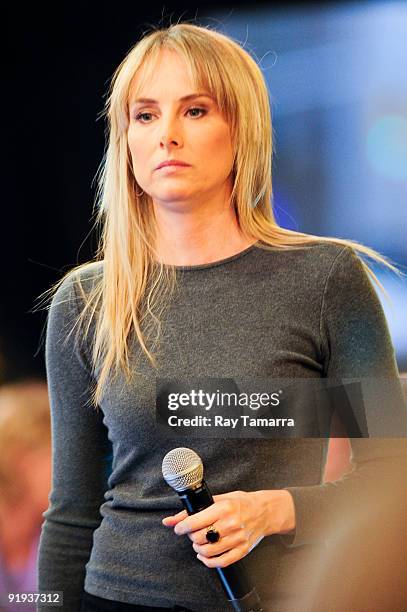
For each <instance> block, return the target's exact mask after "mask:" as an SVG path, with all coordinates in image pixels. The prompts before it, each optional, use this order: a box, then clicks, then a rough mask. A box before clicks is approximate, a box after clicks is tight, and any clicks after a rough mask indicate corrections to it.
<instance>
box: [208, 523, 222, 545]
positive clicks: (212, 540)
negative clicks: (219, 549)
mask: <svg viewBox="0 0 407 612" xmlns="http://www.w3.org/2000/svg"><path fill="white" fill-rule="evenodd" d="M206 539H207V540H208V542H209V544H216V542H219V540H220V533H219V531H218V530H217V529H215V527H213V526H212V525H211V526H210V527H208V529H207V530H206Z"/></svg>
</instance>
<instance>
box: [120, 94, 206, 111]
mask: <svg viewBox="0 0 407 612" xmlns="http://www.w3.org/2000/svg"><path fill="white" fill-rule="evenodd" d="M202 96H204V97H206V98H211V99H213V98H212V96H211V95H210V94H208V93H206V92H197V93H192V94H188V95H187V96H182V98H180V99H179V102H186V101H188V100H193V99H194V98H201V97H202ZM137 104H159V102H158V100H153V99H152V98H136V99H135V100H133V102H132V103H131V108H133V107H134V106H136V105H137Z"/></svg>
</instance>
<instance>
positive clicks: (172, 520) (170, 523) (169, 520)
mask: <svg viewBox="0 0 407 612" xmlns="http://www.w3.org/2000/svg"><path fill="white" fill-rule="evenodd" d="M187 516H188V514H187V512H186V510H181V512H178V513H177V514H174V515H173V516H166V517H165V518H163V520H162V524H163V525H165V526H166V527H174V526H175V525H177V524H178V523H179V522H180V521H183V520H184V519H185V518H186V517H187Z"/></svg>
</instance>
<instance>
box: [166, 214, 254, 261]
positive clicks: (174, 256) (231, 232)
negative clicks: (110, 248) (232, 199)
mask: <svg viewBox="0 0 407 612" xmlns="http://www.w3.org/2000/svg"><path fill="white" fill-rule="evenodd" d="M155 213H156V214H155V216H156V223H157V233H156V236H157V238H156V250H157V258H158V260H159V261H161V262H162V263H164V264H167V265H175V266H193V265H200V264H206V263H211V262H213V261H219V260H221V259H226V258H227V257H231V256H232V255H235V254H236V253H239V252H240V251H243V250H244V249H246V248H247V247H249V246H250V245H252V244H254V243H255V242H256V239H255V238H253V237H249V236H246V235H244V234H243V232H242V231H241V229H240V228H239V225H238V222H237V218H236V215H235V212H234V210H233V209H231V208H230V207H229V206H225V208H224V209H223V210H221V211H219V209H217V210H215V212H213V213H211V210H210V208H209V210H208V208H206V209H205V210H203V209H201V210H200V211H199V212H194V213H191V212H185V211H184V212H174V211H166V210H162V209H158V210H157V208H156V211H155Z"/></svg>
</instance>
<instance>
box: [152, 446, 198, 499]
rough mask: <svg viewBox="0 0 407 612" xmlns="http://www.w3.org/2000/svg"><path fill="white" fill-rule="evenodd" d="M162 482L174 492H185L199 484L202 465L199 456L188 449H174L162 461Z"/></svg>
mask: <svg viewBox="0 0 407 612" xmlns="http://www.w3.org/2000/svg"><path fill="white" fill-rule="evenodd" d="M162 472H163V476H164V480H165V481H166V482H167V484H169V485H170V487H172V488H173V489H175V490H176V491H178V492H180V491H185V489H192V488H194V487H196V486H198V485H200V484H201V482H202V480H203V464H202V460H201V458H200V456H199V455H197V454H196V452H195V451H193V450H192V449H190V448H183V447H180V448H174V449H173V450H171V451H170V452H169V453H167V454H166V455H165V457H164V459H163V464H162Z"/></svg>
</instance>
